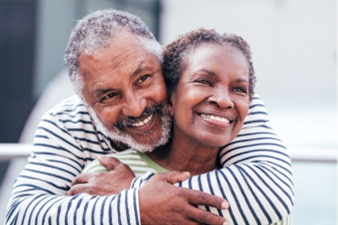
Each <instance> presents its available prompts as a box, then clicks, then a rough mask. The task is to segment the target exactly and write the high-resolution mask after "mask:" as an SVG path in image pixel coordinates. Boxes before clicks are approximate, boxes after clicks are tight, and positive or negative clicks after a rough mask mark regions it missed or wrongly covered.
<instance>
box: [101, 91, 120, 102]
mask: <svg viewBox="0 0 338 225" xmlns="http://www.w3.org/2000/svg"><path fill="white" fill-rule="evenodd" d="M117 95H118V93H117V92H110V93H108V94H107V95H105V96H104V97H103V98H102V101H109V100H110V99H112V98H114V97H116V96H117Z"/></svg>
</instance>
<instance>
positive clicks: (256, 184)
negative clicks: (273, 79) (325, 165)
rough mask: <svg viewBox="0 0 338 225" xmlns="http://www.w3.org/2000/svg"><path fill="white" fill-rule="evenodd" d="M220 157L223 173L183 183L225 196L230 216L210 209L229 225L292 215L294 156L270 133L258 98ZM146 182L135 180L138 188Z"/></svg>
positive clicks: (217, 171) (260, 221) (134, 184)
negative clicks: (222, 217) (292, 165)
mask: <svg viewBox="0 0 338 225" xmlns="http://www.w3.org/2000/svg"><path fill="white" fill-rule="evenodd" d="M220 158H221V163H222V165H223V167H224V168H223V169H221V170H215V171H212V172H209V173H206V174H203V175H200V176H194V177H192V178H191V179H189V180H188V181H185V182H183V183H181V186H183V187H188V188H191V189H196V190H201V191H204V192H206V193H211V194H215V195H217V196H220V197H222V198H224V199H226V200H228V202H229V205H230V207H229V210H227V211H219V210H218V211H217V210H216V209H213V208H209V207H206V209H207V210H209V211H212V212H215V213H218V214H220V215H222V216H225V217H226V218H227V219H228V221H229V224H250V225H253V224H269V223H273V222H277V221H279V220H281V219H282V218H285V217H286V216H287V215H288V214H290V212H291V210H292V208H293V198H294V193H293V181H292V172H291V163H290V157H289V155H288V153H287V150H286V149H285V147H284V145H283V143H282V142H281V141H280V140H279V139H278V137H277V136H276V134H275V133H274V131H273V130H272V129H271V128H270V126H269V118H268V115H267V113H266V109H265V106H264V104H263V102H262V101H261V100H260V99H259V98H257V97H256V98H254V100H253V101H252V104H251V107H250V112H249V115H248V116H247V119H246V122H245V125H244V127H243V129H242V130H241V133H240V134H239V135H238V136H237V138H236V139H235V140H234V141H232V142H231V143H230V144H229V145H228V146H226V147H225V148H224V149H223V150H222V151H221V154H220ZM143 182H144V179H142V178H136V179H135V181H134V183H133V186H139V185H141V184H142V183H143Z"/></svg>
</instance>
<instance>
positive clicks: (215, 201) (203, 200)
mask: <svg viewBox="0 0 338 225" xmlns="http://www.w3.org/2000/svg"><path fill="white" fill-rule="evenodd" d="M185 192H188V193H186V196H188V201H189V202H190V203H191V204H193V205H207V206H211V207H215V208H217V209H221V210H226V209H228V208H229V203H228V202H227V201H226V200H225V199H223V198H221V197H218V196H215V195H211V194H208V193H204V192H201V191H195V190H190V189H185Z"/></svg>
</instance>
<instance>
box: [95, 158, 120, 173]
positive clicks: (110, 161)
mask: <svg viewBox="0 0 338 225" xmlns="http://www.w3.org/2000/svg"><path fill="white" fill-rule="evenodd" d="M97 159H98V160H99V162H100V164H101V165H102V166H104V167H106V168H107V170H108V171H110V170H114V169H115V168H116V167H117V166H118V165H119V164H120V163H121V162H120V161H119V160H118V159H116V158H115V157H113V156H102V155H100V156H98V157H97Z"/></svg>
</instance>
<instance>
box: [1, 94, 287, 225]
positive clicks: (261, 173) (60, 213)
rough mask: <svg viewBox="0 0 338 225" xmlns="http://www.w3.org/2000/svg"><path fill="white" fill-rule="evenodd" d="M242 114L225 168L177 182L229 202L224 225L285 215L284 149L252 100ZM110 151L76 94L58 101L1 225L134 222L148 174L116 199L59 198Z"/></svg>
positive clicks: (260, 106)
mask: <svg viewBox="0 0 338 225" xmlns="http://www.w3.org/2000/svg"><path fill="white" fill-rule="evenodd" d="M250 113H251V114H250V115H249V116H248V118H247V120H246V123H245V125H244V126H245V129H243V130H242V132H241V134H240V136H239V137H238V138H236V140H235V141H234V142H233V143H231V144H229V145H228V146H226V147H225V148H224V150H223V151H222V154H221V160H222V165H223V166H225V167H226V168H224V169H222V170H219V171H213V172H210V173H208V174H203V175H201V176H197V177H193V178H192V179H191V180H190V182H184V183H182V184H181V185H182V186H185V187H191V188H193V189H201V190H202V191H204V190H206V191H209V192H211V191H212V192H214V193H215V194H216V195H220V196H225V197H226V199H228V200H229V201H230V202H232V201H234V202H235V203H234V205H232V207H231V210H229V211H226V212H224V215H225V216H226V217H227V218H229V219H231V221H232V222H233V223H230V224H238V223H237V222H244V221H249V222H250V224H265V223H266V222H269V221H270V220H271V221H273V220H274V219H279V218H280V217H283V216H285V215H287V214H289V213H290V211H291V209H292V206H293V184H292V176H291V175H292V174H291V165H290V160H289V157H288V154H287V151H286V150H285V148H284V146H283V144H282V143H281V141H280V140H279V139H278V138H277V137H276V135H275V134H274V131H273V130H272V129H271V128H270V127H269V124H268V122H269V121H268V116H267V113H266V110H265V107H264V105H263V103H262V102H261V101H260V99H259V98H255V99H254V100H253V102H252V104H251V108H250ZM266 134H268V135H266ZM250 146H251V147H250ZM114 152H115V151H114V149H112V147H111V145H110V139H109V138H108V137H106V136H105V135H104V134H103V133H102V132H101V131H99V130H98V129H97V128H96V127H95V125H94V124H93V122H92V119H91V117H90V115H89V113H88V110H87V108H86V106H85V105H84V104H83V103H82V101H81V100H80V99H79V98H78V97H77V96H74V97H72V98H69V99H67V100H65V101H63V102H62V103H60V104H59V105H58V106H56V107H55V108H54V109H52V110H51V111H49V112H47V113H46V114H45V115H44V117H43V118H42V120H41V122H40V123H39V126H38V128H37V130H36V134H35V138H34V150H33V152H32V153H31V155H30V157H29V159H28V164H27V165H26V167H25V168H24V170H23V171H22V172H21V173H20V175H19V177H18V178H17V179H16V182H15V184H14V188H13V192H12V195H11V198H10V201H9V204H8V208H7V210H6V218H5V223H4V224H7V225H15V224H25V225H26V224H36V225H40V224H41V225H42V224H67V225H68V224H69V225H71V224H76V225H81V224H86V225H87V224H102V225H108V224H109V225H111V224H140V216H139V208H138V191H137V188H138V185H141V184H142V183H144V182H145V181H146V180H147V179H148V176H149V177H151V174H147V176H143V177H140V178H138V179H137V180H134V182H133V185H135V188H131V189H129V190H126V191H123V192H122V193H120V194H119V195H116V196H90V195H87V194H79V195H76V196H66V193H67V190H69V188H70V185H71V181H72V180H74V178H75V177H76V176H77V175H78V174H80V173H81V171H82V170H83V168H84V167H85V166H86V165H87V164H88V163H89V162H91V161H93V160H94V159H95V158H97V156H98V155H106V154H112V153H114ZM208 181H209V183H208ZM257 199H259V200H257ZM247 202H249V203H250V205H249V204H247ZM247 205H249V206H247ZM250 207H251V208H252V209H255V210H252V209H250ZM210 210H214V209H210ZM252 211H254V212H255V213H253V212H252ZM269 218H270V219H269ZM251 220H252V221H255V222H253V223H251ZM239 224H240V223H239Z"/></svg>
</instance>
